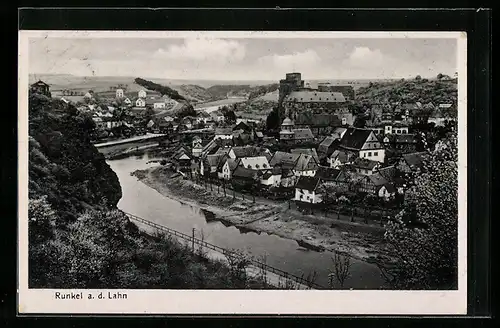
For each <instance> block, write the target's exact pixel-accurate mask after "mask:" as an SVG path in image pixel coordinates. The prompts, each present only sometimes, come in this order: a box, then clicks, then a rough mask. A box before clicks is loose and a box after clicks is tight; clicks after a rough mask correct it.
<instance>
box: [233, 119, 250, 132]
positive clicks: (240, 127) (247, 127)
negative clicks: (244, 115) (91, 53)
mask: <svg viewBox="0 0 500 328" xmlns="http://www.w3.org/2000/svg"><path fill="white" fill-rule="evenodd" d="M236 130H243V131H244V132H246V133H251V132H252V131H253V127H251V126H250V125H249V124H247V123H245V122H243V121H241V122H239V123H238V124H236V125H235V126H234V127H233V131H236Z"/></svg>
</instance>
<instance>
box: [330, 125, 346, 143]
mask: <svg viewBox="0 0 500 328" xmlns="http://www.w3.org/2000/svg"><path fill="white" fill-rule="evenodd" d="M346 131H347V128H345V127H337V128H335V129H333V131H332V137H334V138H335V139H338V140H340V139H342V137H343V136H344V134H345V133H346Z"/></svg>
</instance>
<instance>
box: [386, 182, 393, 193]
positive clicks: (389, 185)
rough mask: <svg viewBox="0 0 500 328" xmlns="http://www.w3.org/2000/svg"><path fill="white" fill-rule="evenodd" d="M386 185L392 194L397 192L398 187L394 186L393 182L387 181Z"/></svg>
mask: <svg viewBox="0 0 500 328" xmlns="http://www.w3.org/2000/svg"><path fill="white" fill-rule="evenodd" d="M384 187H385V189H387V191H388V192H389V193H391V194H393V193H395V192H396V187H394V185H393V184H392V183H385V184H384Z"/></svg>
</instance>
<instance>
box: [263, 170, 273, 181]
mask: <svg viewBox="0 0 500 328" xmlns="http://www.w3.org/2000/svg"><path fill="white" fill-rule="evenodd" d="M272 176H273V173H272V172H270V171H267V172H266V173H264V175H263V176H262V179H264V180H267V179H269V178H270V177H272Z"/></svg>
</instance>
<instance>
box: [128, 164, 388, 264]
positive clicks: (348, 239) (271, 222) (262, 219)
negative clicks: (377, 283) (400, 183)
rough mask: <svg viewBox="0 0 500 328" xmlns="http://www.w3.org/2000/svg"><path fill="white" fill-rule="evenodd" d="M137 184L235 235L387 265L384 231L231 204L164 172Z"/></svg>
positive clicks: (151, 172)
mask: <svg viewBox="0 0 500 328" xmlns="http://www.w3.org/2000/svg"><path fill="white" fill-rule="evenodd" d="M132 175H134V176H135V177H137V178H138V179H139V180H140V181H141V182H143V183H144V184H146V185H148V186H149V187H151V188H153V189H155V190H157V191H158V192H159V193H161V194H162V195H164V196H165V197H168V198H171V199H175V200H177V201H179V202H182V203H186V204H190V205H193V206H197V207H200V208H201V209H204V210H206V211H210V212H212V213H213V214H214V220H219V221H223V222H225V223H229V224H231V225H234V226H236V227H237V228H239V229H242V230H247V231H255V232H257V233H260V232H265V233H269V234H275V235H278V236H280V237H283V238H288V239H293V240H297V241H305V242H306V243H308V244H310V245H312V246H315V247H320V248H323V249H325V250H329V251H338V252H342V253H345V254H348V255H350V256H352V257H354V258H356V259H359V260H363V261H368V262H387V261H390V258H388V256H387V255H386V254H387V253H386V250H385V244H384V242H383V232H384V230H383V228H382V227H374V226H366V225H363V224H350V223H347V222H345V221H337V220H335V219H333V218H324V217H320V216H312V215H304V214H301V213H299V212H297V211H295V210H289V209H288V205H287V203H286V202H283V203H274V204H256V203H252V201H251V200H241V199H236V200H233V199H232V196H231V195H230V194H229V193H228V195H227V196H224V195H223V194H217V193H216V192H214V191H210V190H205V188H204V187H203V186H200V185H197V184H195V183H193V182H192V181H190V180H184V179H182V177H180V176H178V175H177V174H174V173H173V172H172V171H170V170H168V169H166V168H164V167H155V168H151V169H147V170H138V171H135V172H133V173H132Z"/></svg>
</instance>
